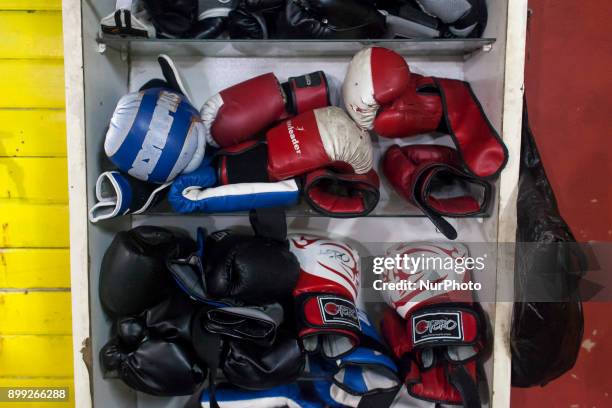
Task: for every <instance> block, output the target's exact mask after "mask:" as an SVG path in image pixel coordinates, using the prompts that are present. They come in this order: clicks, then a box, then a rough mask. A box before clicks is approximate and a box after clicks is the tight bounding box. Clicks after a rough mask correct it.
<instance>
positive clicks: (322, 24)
mask: <svg viewBox="0 0 612 408" xmlns="http://www.w3.org/2000/svg"><path fill="white" fill-rule="evenodd" d="M385 31H386V25H385V16H384V15H383V14H382V13H380V12H379V11H378V10H377V9H376V7H374V6H373V5H372V3H371V2H369V1H367V0H288V1H287V6H286V8H285V13H282V14H281V15H280V16H279V21H278V37H279V38H312V39H330V40H331V39H363V38H383V37H384V35H385Z"/></svg>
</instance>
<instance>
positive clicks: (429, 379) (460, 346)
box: [381, 242, 487, 408]
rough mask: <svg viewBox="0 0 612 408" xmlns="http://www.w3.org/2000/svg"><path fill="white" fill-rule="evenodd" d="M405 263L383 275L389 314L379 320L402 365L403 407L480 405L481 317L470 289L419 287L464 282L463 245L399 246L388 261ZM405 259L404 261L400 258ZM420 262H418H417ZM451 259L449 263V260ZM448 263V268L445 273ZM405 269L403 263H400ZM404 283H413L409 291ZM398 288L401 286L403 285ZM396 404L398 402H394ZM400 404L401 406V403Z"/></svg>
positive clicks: (470, 407) (483, 327) (466, 273)
mask: <svg viewBox="0 0 612 408" xmlns="http://www.w3.org/2000/svg"><path fill="white" fill-rule="evenodd" d="M397 255H399V256H400V257H401V258H402V259H408V261H407V265H408V269H397V268H396V269H392V270H389V271H387V273H386V274H385V275H384V277H383V282H385V283H387V284H395V285H396V287H395V289H392V288H390V287H387V290H385V291H384V292H383V298H384V299H385V301H386V302H387V304H389V305H390V306H391V307H392V308H393V309H394V310H388V311H387V312H386V313H385V315H384V316H383V319H382V321H381V331H382V333H383V336H384V337H385V339H386V340H387V343H388V344H389V346H390V348H391V350H392V351H393V354H394V356H395V357H396V358H397V359H398V360H399V361H400V362H401V369H402V372H403V374H404V382H405V385H406V388H407V391H408V393H407V394H406V395H403V396H401V398H403V399H407V400H409V401H410V402H411V403H407V401H403V403H406V405H408V406H413V405H414V406H419V407H431V408H435V407H438V406H439V405H438V404H453V405H463V406H464V407H467V408H476V407H478V408H479V407H480V406H481V403H480V396H479V392H478V383H479V381H480V380H479V378H478V373H479V370H478V360H479V357H480V354H481V352H482V350H483V349H484V346H485V338H486V335H485V333H486V330H487V328H486V324H485V322H484V319H485V317H484V313H483V312H482V309H481V308H480V307H479V305H478V304H475V303H474V302H473V298H472V293H471V291H469V290H458V289H457V288H456V287H455V288H454V287H453V286H449V287H447V288H446V289H445V288H444V286H442V287H441V288H440V289H439V290H433V289H431V288H430V289H429V290H428V289H427V288H426V287H421V286H420V285H425V283H426V282H428V283H429V284H436V283H438V284H442V285H444V284H445V282H447V281H448V282H451V283H456V284H460V283H464V284H465V283H468V282H469V280H470V273H469V270H465V271H464V272H463V273H459V271H460V269H457V268H458V267H459V268H461V265H463V267H465V260H466V258H467V257H468V256H469V253H468V250H467V248H466V247H465V246H463V245H460V244H447V243H424V242H423V243H409V244H400V245H397V246H395V247H393V248H391V249H389V250H388V251H387V256H388V257H396V256H397ZM404 256H406V258H404ZM417 260H420V262H421V263H420V264H416V262H417ZM451 260H452V262H450V261H451ZM445 265H448V268H449V269H444V268H445ZM403 266H404V265H403ZM408 282H411V283H413V284H414V285H416V286H415V287H413V288H410V287H409V286H408ZM402 284H403V286H402ZM398 403H399V402H398ZM400 405H401V404H400Z"/></svg>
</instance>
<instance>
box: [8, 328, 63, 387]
mask: <svg viewBox="0 0 612 408" xmlns="http://www.w3.org/2000/svg"><path fill="white" fill-rule="evenodd" d="M71 376H72V339H71V337H70V336H0V377H71Z"/></svg>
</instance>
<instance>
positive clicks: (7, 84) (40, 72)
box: [0, 59, 64, 108]
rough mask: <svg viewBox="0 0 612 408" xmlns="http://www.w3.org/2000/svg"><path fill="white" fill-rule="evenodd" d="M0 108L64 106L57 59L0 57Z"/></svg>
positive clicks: (59, 62) (62, 77) (62, 68)
mask: <svg viewBox="0 0 612 408" xmlns="http://www.w3.org/2000/svg"><path fill="white" fill-rule="evenodd" d="M0 89H2V98H0V108H64V65H63V61H62V60H59V59H31V60H0Z"/></svg>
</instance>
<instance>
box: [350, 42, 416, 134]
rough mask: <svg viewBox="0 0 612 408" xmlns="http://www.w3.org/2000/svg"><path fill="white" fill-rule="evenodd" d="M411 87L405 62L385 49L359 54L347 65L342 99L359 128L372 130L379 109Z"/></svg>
mask: <svg viewBox="0 0 612 408" xmlns="http://www.w3.org/2000/svg"><path fill="white" fill-rule="evenodd" d="M409 83H410V69H409V68H408V64H407V63H406V61H405V60H404V58H403V57H402V56H401V55H399V54H398V53H396V52H395V51H391V50H389V49H387V48H382V47H371V48H365V49H363V50H361V51H359V52H358V53H357V54H355V56H353V59H352V60H351V62H350V63H349V66H348V70H347V72H346V77H345V78H344V83H343V84H342V98H343V100H344V106H345V108H346V110H347V112H348V113H349V115H351V117H352V118H353V120H354V121H355V122H356V123H357V125H359V127H361V128H363V129H367V130H372V128H373V127H374V119H375V118H376V115H377V113H378V110H379V109H380V108H381V106H384V105H388V104H390V103H392V102H393V101H394V100H395V99H397V98H398V97H400V96H401V95H402V94H403V93H404V92H405V91H406V90H407V89H408V86H409Z"/></svg>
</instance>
